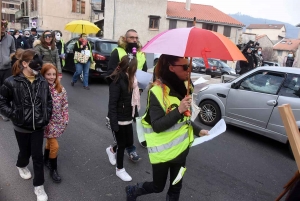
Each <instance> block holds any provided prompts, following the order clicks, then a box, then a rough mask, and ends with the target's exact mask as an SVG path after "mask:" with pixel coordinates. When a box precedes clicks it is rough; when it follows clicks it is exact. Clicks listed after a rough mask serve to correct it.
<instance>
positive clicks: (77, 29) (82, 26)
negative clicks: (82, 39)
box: [65, 20, 100, 34]
mask: <svg viewBox="0 0 300 201" xmlns="http://www.w3.org/2000/svg"><path fill="white" fill-rule="evenodd" d="M65 30H67V31H70V32H72V33H86V34H91V33H98V31H100V29H99V28H98V27H97V26H96V25H95V24H93V23H91V22H89V21H86V20H74V21H72V22H69V23H68V24H66V26H65Z"/></svg>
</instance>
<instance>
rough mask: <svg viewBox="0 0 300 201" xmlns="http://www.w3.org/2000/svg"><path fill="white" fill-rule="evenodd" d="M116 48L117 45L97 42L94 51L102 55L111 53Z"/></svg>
mask: <svg viewBox="0 0 300 201" xmlns="http://www.w3.org/2000/svg"><path fill="white" fill-rule="evenodd" d="M117 46H118V45H117V43H113V42H106V41H105V42H104V41H98V42H96V47H95V50H96V51H99V52H102V53H111V52H112V51H113V49H115V48H116V47H117Z"/></svg>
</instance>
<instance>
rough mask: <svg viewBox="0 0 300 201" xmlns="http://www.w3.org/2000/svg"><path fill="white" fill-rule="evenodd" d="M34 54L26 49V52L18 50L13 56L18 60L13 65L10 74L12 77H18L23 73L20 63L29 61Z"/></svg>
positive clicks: (31, 50)
mask: <svg viewBox="0 0 300 201" xmlns="http://www.w3.org/2000/svg"><path fill="white" fill-rule="evenodd" d="M35 54H36V52H35V51H34V50H33V49H27V50H22V49H18V50H17V52H16V53H15V55H14V56H15V57H16V58H17V59H18V60H17V61H16V62H15V63H14V65H13V67H12V74H13V75H14V76H17V75H19V74H20V73H21V72H22V71H23V65H22V62H23V61H25V62H29V61H31V60H32V59H33V57H34V55H35Z"/></svg>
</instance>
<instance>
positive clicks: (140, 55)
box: [116, 47, 146, 70]
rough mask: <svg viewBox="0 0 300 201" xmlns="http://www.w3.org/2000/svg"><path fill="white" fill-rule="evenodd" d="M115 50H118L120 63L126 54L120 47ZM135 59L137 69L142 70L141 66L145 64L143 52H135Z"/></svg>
mask: <svg viewBox="0 0 300 201" xmlns="http://www.w3.org/2000/svg"><path fill="white" fill-rule="evenodd" d="M116 49H117V50H118V54H119V60H120V61H121V59H122V57H124V56H125V55H127V53H126V51H125V50H124V49H123V48H121V47H117V48H116ZM136 59H137V69H140V70H142V69H143V66H144V63H145V62H146V57H145V54H144V53H143V52H137V53H136Z"/></svg>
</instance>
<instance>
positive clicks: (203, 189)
mask: <svg viewBox="0 0 300 201" xmlns="http://www.w3.org/2000/svg"><path fill="white" fill-rule="evenodd" d="M71 77H72V75H71V74H69V73H64V75H63V79H62V84H63V86H64V87H65V88H66V90H67V93H68V99H69V114H70V122H69V125H68V128H67V130H66V132H65V133H64V134H63V135H62V137H61V138H60V139H59V143H60V150H59V155H58V172H59V173H60V175H61V176H62V183H60V184H56V183H53V182H52V180H51V178H50V176H49V170H48V169H46V168H45V180H46V182H45V184H44V186H45V191H46V193H47V194H48V197H49V200H51V201H77V200H78V201H82V200H88V201H96V200H101V201H102V200H103V201H106V200H114V201H123V200H126V199H125V190H124V188H125V186H126V185H128V184H136V183H137V182H142V181H151V180H152V170H151V165H150V162H149V158H148V154H147V150H146V149H144V148H142V147H141V146H139V144H138V143H137V137H136V136H135V145H136V147H137V152H138V154H140V156H141V157H142V160H141V161H139V162H138V163H136V164H134V163H132V162H131V161H129V160H128V158H127V155H125V157H124V167H125V169H126V171H127V172H128V173H129V174H130V175H131V176H132V178H133V180H132V181H131V182H124V181H121V180H120V179H119V178H118V177H117V176H116V175H115V167H114V166H112V165H111V164H110V163H109V161H108V157H107V154H106V152H105V149H106V148H107V147H108V146H109V145H110V144H111V143H112V142H113V137H112V134H111V131H110V130H108V129H107V128H106V126H105V117H106V115H107V110H108V109H107V108H108V98H109V97H108V86H107V85H106V84H105V83H104V82H98V81H97V82H93V83H92V84H91V85H90V88H91V90H89V91H88V90H85V89H83V87H82V84H81V83H80V82H77V83H76V84H75V86H74V87H72V86H71V85H70V81H71ZM146 97H147V92H144V93H143V94H142V97H141V106H142V109H141V111H140V115H142V114H143V113H144V111H145V106H146ZM196 121H197V122H199V120H198V119H196ZM199 124H200V123H199ZM133 126H135V124H133ZM203 128H206V129H209V128H208V127H203ZM134 130H135V129H134ZM135 134H136V133H135ZM17 154H18V146H17V141H16V139H15V135H14V132H13V127H12V124H11V122H4V121H2V119H1V120H0V158H1V162H0V201H15V200H22V201H33V200H36V196H35V194H34V192H33V186H32V179H30V180H23V179H21V178H20V176H19V173H18V170H17V168H16V167H15V164H16V159H17ZM29 169H30V171H31V172H32V173H33V168H32V161H31V162H30V165H29ZM296 170H297V167H296V163H295V161H294V160H293V159H291V157H290V155H289V151H288V148H287V146H286V145H284V144H281V143H279V142H277V141H274V140H271V139H268V138H266V137H263V136H259V135H257V134H255V133H252V132H248V131H245V130H243V129H239V128H236V127H233V126H228V128H227V131H226V132H225V133H224V134H222V135H221V136H219V137H217V138H215V139H213V140H212V141H209V142H205V143H204V144H201V145H198V146H196V147H193V148H191V150H190V153H189V155H188V158H187V172H186V173H185V176H184V179H183V188H182V191H181V198H180V200H182V201H189V200H201V201H235V200H237V201H253V200H256V201H268V200H275V198H276V197H277V196H278V195H279V194H280V193H281V191H282V190H283V186H284V185H285V184H286V183H287V182H288V181H289V179H290V178H291V177H292V176H293V175H294V173H295V172H296ZM168 186H169V182H168V183H167V184H166V187H165V190H164V191H163V192H162V193H159V194H151V195H146V196H143V197H139V198H138V199H137V200H145V201H150V200H165V197H166V193H167V190H168Z"/></svg>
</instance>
